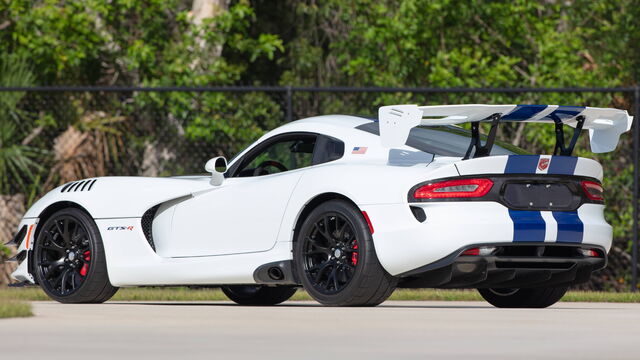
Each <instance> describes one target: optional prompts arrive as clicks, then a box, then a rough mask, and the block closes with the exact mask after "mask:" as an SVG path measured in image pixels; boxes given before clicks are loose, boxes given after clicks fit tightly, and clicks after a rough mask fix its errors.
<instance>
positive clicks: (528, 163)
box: [504, 155, 540, 174]
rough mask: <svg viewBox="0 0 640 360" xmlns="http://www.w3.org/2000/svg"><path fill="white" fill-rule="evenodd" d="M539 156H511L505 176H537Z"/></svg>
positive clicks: (505, 169)
mask: <svg viewBox="0 0 640 360" xmlns="http://www.w3.org/2000/svg"><path fill="white" fill-rule="evenodd" d="M538 160H540V156H539V155H509V159H508V160H507V166H506V167H505V168H504V173H505V174H535V173H536V167H537V166H538Z"/></svg>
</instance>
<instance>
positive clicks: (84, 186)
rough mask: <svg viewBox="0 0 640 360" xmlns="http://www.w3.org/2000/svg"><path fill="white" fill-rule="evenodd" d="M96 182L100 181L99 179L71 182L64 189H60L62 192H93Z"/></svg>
mask: <svg viewBox="0 0 640 360" xmlns="http://www.w3.org/2000/svg"><path fill="white" fill-rule="evenodd" d="M96 181H98V179H89V180H81V181H74V182H70V183H68V184H66V185H65V186H63V187H62V189H60V192H77V191H91V189H92V188H93V185H94V184H95V183H96Z"/></svg>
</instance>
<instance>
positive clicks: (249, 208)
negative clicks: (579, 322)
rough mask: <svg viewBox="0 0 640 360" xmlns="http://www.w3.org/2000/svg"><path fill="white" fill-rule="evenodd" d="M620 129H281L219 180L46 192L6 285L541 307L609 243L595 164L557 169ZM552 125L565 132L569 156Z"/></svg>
mask: <svg viewBox="0 0 640 360" xmlns="http://www.w3.org/2000/svg"><path fill="white" fill-rule="evenodd" d="M507 121H516V122H521V121H525V122H546V123H550V124H554V126H555V128H556V135H557V136H556V138H557V144H556V148H555V153H554V155H529V154H525V153H524V151H523V150H521V149H519V148H516V147H513V146H510V145H506V144H502V143H499V142H496V141H495V137H496V130H497V128H498V126H499V125H500V124H501V123H503V122H507ZM463 122H471V125H472V126H471V131H467V130H463V129H462V128H460V127H457V126H455V125H456V124H459V123H463ZM481 122H487V123H489V125H490V128H491V130H490V131H489V132H488V135H487V136H481V135H480V131H479V124H480V123H481ZM631 123H632V117H630V116H629V115H628V114H627V112H626V111H623V110H617V109H604V108H589V107H576V106H557V105H451V106H423V107H419V106H416V105H394V106H385V107H381V108H380V109H379V114H378V120H372V119H366V118H361V117H355V116H343V115H330V116H319V117H312V118H308V119H304V120H299V121H294V122H292V123H288V124H286V125H283V126H281V127H279V128H277V129H275V130H273V131H270V132H269V133H267V134H266V135H264V136H263V137H261V138H260V139H259V140H258V141H256V142H255V143H253V144H252V145H251V146H249V147H248V148H247V149H245V150H244V151H242V152H241V153H240V154H238V155H237V156H236V157H235V158H234V159H233V160H232V161H231V162H230V164H229V166H228V168H227V162H226V160H225V159H224V158H223V157H218V158H213V159H211V160H210V161H209V162H207V164H206V166H205V169H206V170H207V171H209V172H210V173H211V175H207V176H182V177H172V178H145V177H102V178H93V179H85V180H80V181H75V182H71V183H68V184H65V185H63V186H60V187H58V188H56V189H54V190H52V191H51V192H49V193H48V194H46V195H45V196H44V197H42V198H41V199H40V200H39V201H38V202H36V203H35V204H34V205H33V206H32V207H31V208H30V209H29V210H28V211H27V213H26V214H25V215H24V218H23V219H22V222H21V223H20V225H19V227H18V232H17V234H16V236H15V238H14V239H13V240H12V244H13V245H15V246H17V247H18V254H17V256H16V257H15V258H14V260H16V261H18V262H19V266H18V268H17V270H16V271H15V272H14V274H13V276H14V277H15V279H17V280H18V281H21V282H24V283H28V284H38V285H40V286H41V287H42V288H43V289H44V291H45V292H46V293H47V294H48V295H49V296H50V297H51V298H52V299H55V300H57V301H60V302H64V303H91V302H104V301H106V300H108V299H109V298H111V297H112V296H113V295H114V294H115V292H116V291H117V289H118V287H126V286H142V285H146V286H148V285H153V286H161V285H219V286H221V287H222V289H223V291H224V292H225V294H227V296H228V297H229V298H230V299H231V300H233V301H235V302H237V303H239V304H251V305H256V304H260V305H273V304H277V303H280V302H283V301H285V300H287V299H289V298H290V297H291V296H292V295H293V294H294V292H295V291H296V289H297V288H298V287H300V286H302V287H303V288H304V289H305V290H306V291H307V292H308V293H309V294H310V295H311V296H312V297H313V298H314V299H316V300H317V301H319V302H320V303H322V304H325V305H333V306H373V305H377V304H380V303H381V302H383V301H384V300H385V299H387V297H388V296H389V295H390V294H391V293H392V292H393V291H394V289H395V288H396V287H414V288H415V287H419V288H422V287H439V288H477V289H479V291H480V293H481V294H482V296H483V297H484V298H485V299H486V300H487V301H489V302H490V303H491V304H493V305H495V306H499V307H546V306H549V305H551V304H553V303H555V302H556V301H558V300H559V299H560V298H561V297H562V296H563V295H564V293H565V291H566V289H567V287H568V286H570V285H572V284H577V283H581V282H585V281H587V280H588V279H589V277H590V275H591V273H592V272H593V271H595V270H598V269H601V268H603V267H604V266H605V265H606V256H607V251H608V250H609V248H610V246H611V240H612V231H611V226H610V225H609V224H607V222H606V221H605V219H604V217H603V209H604V199H603V191H602V186H601V182H602V167H601V166H600V164H598V163H597V162H596V161H594V160H590V159H585V158H579V157H573V156H571V153H572V150H573V147H574V146H575V143H576V141H577V139H578V136H579V134H580V132H581V130H582V129H588V130H589V136H590V143H591V149H592V151H593V152H607V151H612V150H614V149H615V148H616V146H617V143H618V139H619V136H620V135H621V134H622V133H624V132H625V131H628V130H629V129H630V127H631ZM564 125H569V126H571V127H573V128H575V129H576V130H574V131H573V137H572V138H571V140H570V141H569V142H568V143H565V137H564V130H563V129H564ZM483 139H484V141H483Z"/></svg>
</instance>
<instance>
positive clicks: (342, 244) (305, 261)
mask: <svg viewBox="0 0 640 360" xmlns="http://www.w3.org/2000/svg"><path fill="white" fill-rule="evenodd" d="M294 267H295V270H296V272H297V274H298V277H299V278H300V281H301V282H302V285H303V286H304V288H305V290H306V291H307V292H308V293H309V295H311V297H313V298H314V299H315V300H316V301H318V302H320V303H321V304H324V305H329V306H375V305H378V304H380V303H382V302H383V301H385V300H386V299H387V298H388V297H389V296H390V295H391V293H392V292H393V290H394V289H395V286H396V284H397V279H396V278H395V277H393V276H391V275H390V274H389V273H387V272H386V271H385V270H384V268H382V265H380V262H379V261H378V257H377V255H376V252H375V248H374V246H373V239H372V237H371V232H370V230H369V226H368V224H367V222H366V220H365V219H364V216H363V214H362V213H361V212H360V211H359V210H358V208H356V207H355V206H354V205H352V204H350V203H348V202H346V201H343V200H331V201H328V202H325V203H322V204H320V205H319V206H318V207H316V208H315V209H313V210H312V211H311V213H309V215H308V216H307V218H306V219H305V221H304V223H303V224H302V226H301V228H300V231H299V233H298V236H297V239H296V242H295V244H294Z"/></svg>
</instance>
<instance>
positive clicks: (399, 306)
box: [108, 301, 493, 309]
mask: <svg viewBox="0 0 640 360" xmlns="http://www.w3.org/2000/svg"><path fill="white" fill-rule="evenodd" d="M108 304H109V305H147V306H218V307H249V308H261V307H268V308H274V307H276V308H319V307H324V306H323V305H322V304H319V303H316V302H312V301H309V302H294V303H284V304H278V305H274V306H261V305H238V304H235V303H231V302H208V301H202V302H200V301H198V302H180V301H175V302H162V301H158V302H156V301H135V302H128V301H110V302H108ZM326 308H328V309H330V308H331V307H326ZM357 308H358V307H354V308H353V309H357ZM360 308H361V309H362V308H363V307H360ZM368 308H369V309H371V308H378V309H490V308H493V307H492V306H491V305H460V304H455V305H453V304H452V305H441V304H438V305H430V304H425V305H421V304H420V305H418V304H415V303H414V304H406V305H405V304H381V305H378V306H375V307H368Z"/></svg>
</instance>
